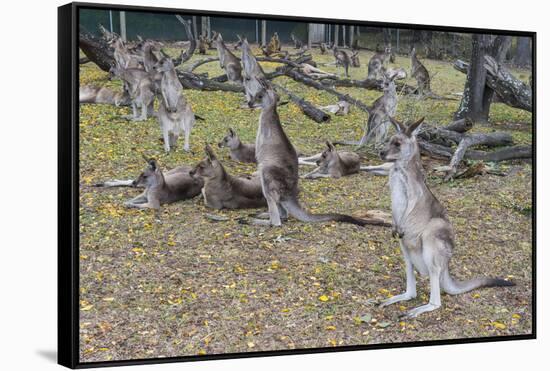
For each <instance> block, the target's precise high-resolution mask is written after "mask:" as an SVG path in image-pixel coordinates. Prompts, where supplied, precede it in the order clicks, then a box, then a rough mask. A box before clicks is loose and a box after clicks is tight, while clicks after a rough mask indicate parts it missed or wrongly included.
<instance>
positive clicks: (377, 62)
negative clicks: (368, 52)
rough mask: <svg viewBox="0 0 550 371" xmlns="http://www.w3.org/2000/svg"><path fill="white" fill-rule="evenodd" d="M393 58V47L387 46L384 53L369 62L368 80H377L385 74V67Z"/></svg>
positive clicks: (378, 54)
mask: <svg viewBox="0 0 550 371" xmlns="http://www.w3.org/2000/svg"><path fill="white" fill-rule="evenodd" d="M390 56H391V47H390V46H386V48H385V49H384V52H383V53H376V54H374V55H373V56H372V58H371V59H370V60H369V70H368V74H367V79H377V78H378V77H379V76H380V75H381V74H383V67H385V66H386V64H387V63H388V61H389V60H390Z"/></svg>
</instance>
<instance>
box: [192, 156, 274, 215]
mask: <svg viewBox="0 0 550 371" xmlns="http://www.w3.org/2000/svg"><path fill="white" fill-rule="evenodd" d="M204 151H205V152H206V158H205V159H204V160H202V161H201V162H199V163H198V164H197V166H195V167H194V168H193V169H192V170H191V171H190V172H189V175H191V176H192V177H194V178H201V179H202V180H203V181H204V187H203V188H202V195H203V197H204V204H205V205H206V206H207V207H210V208H213V209H218V210H220V209H223V208H226V209H253V208H258V207H264V206H266V205H267V203H266V201H265V198H264V195H263V193H262V184H261V182H260V178H259V177H258V176H252V177H250V178H238V177H235V176H233V175H230V174H228V173H227V172H226V171H225V169H224V167H223V165H222V164H221V163H220V162H219V161H218V159H217V158H216V154H215V153H214V151H213V150H212V148H211V147H210V146H209V145H206V147H205V148H204Z"/></svg>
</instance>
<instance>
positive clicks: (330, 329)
mask: <svg viewBox="0 0 550 371" xmlns="http://www.w3.org/2000/svg"><path fill="white" fill-rule="evenodd" d="M325 329H327V330H329V331H334V330H336V326H327V327H325Z"/></svg>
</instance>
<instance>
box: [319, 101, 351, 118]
mask: <svg viewBox="0 0 550 371" xmlns="http://www.w3.org/2000/svg"><path fill="white" fill-rule="evenodd" d="M350 107H351V105H350V104H349V103H348V102H346V101H344V100H341V101H339V102H338V103H336V104H331V105H328V106H323V107H319V109H321V110H323V111H327V112H330V113H334V114H335V115H336V116H345V115H347V114H348V113H349V110H350Z"/></svg>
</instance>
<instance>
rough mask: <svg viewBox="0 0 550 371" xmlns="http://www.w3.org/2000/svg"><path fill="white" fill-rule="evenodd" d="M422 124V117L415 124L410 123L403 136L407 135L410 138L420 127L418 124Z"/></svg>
mask: <svg viewBox="0 0 550 371" xmlns="http://www.w3.org/2000/svg"><path fill="white" fill-rule="evenodd" d="M422 122H424V117H422V118H421V119H420V120H418V121H416V122H415V123H412V124H411V125H409V126H408V127H407V130H406V131H405V134H407V135H408V136H412V135H413V133H414V131H415V130H416V129H418V127H419V126H420V124H422Z"/></svg>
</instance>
